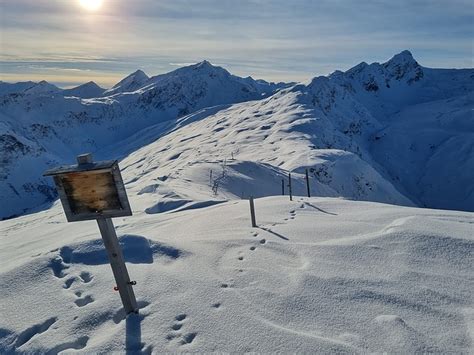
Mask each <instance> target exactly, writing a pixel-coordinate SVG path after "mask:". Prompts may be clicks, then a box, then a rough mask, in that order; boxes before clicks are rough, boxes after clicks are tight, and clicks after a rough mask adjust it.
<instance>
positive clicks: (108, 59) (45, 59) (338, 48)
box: [0, 0, 474, 81]
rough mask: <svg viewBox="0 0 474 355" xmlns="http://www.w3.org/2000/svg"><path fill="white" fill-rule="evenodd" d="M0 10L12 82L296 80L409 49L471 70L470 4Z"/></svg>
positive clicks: (117, 2) (7, 0) (274, 1)
mask: <svg viewBox="0 0 474 355" xmlns="http://www.w3.org/2000/svg"><path fill="white" fill-rule="evenodd" d="M0 7H1V8H0V12H1V15H0V16H1V19H0V20H1V23H0V26H1V31H2V37H1V43H0V44H1V49H2V50H1V51H0V61H1V62H0V66H1V67H0V71H1V72H3V73H9V75H13V74H14V71H15V70H17V71H18V73H19V74H20V73H23V74H26V73H28V72H31V73H33V71H34V74H35V75H36V74H38V72H39V71H40V69H38V68H39V66H41V65H44V63H49V64H48V65H45V69H44V70H45V74H51V73H50V72H52V71H54V70H51V69H48V67H49V68H51V67H54V68H58V69H57V70H60V69H62V72H61V74H60V75H65V74H64V73H65V72H68V71H69V72H73V71H74V70H73V69H74V68H76V69H78V70H79V71H82V72H83V74H84V75H85V76H87V74H88V73H90V72H97V73H101V75H105V76H107V75H108V74H110V73H113V74H114V75H115V76H116V77H118V76H120V75H124V74H126V73H130V72H132V71H134V70H136V69H137V68H141V69H144V70H146V71H147V72H148V73H150V74H158V73H161V72H165V71H169V70H170V69H171V67H176V66H181V65H187V64H190V63H196V62H198V61H201V60H203V59H208V60H210V61H211V62H213V63H223V64H226V65H224V66H225V67H226V69H228V70H230V71H231V72H235V73H236V74H240V75H252V76H254V77H263V78H265V79H269V80H292V81H293V80H302V79H303V78H304V79H308V78H311V77H312V76H315V75H321V74H327V73H329V72H332V71H333V70H335V69H347V68H349V67H351V66H352V65H355V64H357V63H358V62H360V61H363V60H364V61H367V62H370V61H383V60H386V59H388V58H389V57H391V56H392V55H393V54H394V53H396V52H398V51H401V50H403V49H410V50H411V51H412V52H413V53H414V55H415V57H417V59H418V60H419V61H420V63H422V64H423V63H427V64H426V65H431V66H437V67H443V66H449V67H463V66H466V63H467V64H469V63H472V37H473V35H474V28H473V27H474V26H472V23H473V22H474V19H473V13H474V11H473V10H474V3H473V2H472V1H468V0H466V1H464V0H452V1H447V0H439V1H428V0H412V1H408V0H400V1H392V0H390V1H388V0H377V1H355V0H354V1H349V0H338V1H335V0H318V1H313V0H293V1H287V0H285V1H283V0H239V1H231V0H200V1H199V2H197V1H194V0H159V1H158V0H134V1H129V0H104V6H103V8H102V10H101V11H99V12H98V13H94V14H91V13H87V12H84V11H82V10H81V9H80V7H79V6H78V5H77V1H76V0H2V1H1V2H0ZM20 62H26V63H27V65H34V66H37V67H36V69H35V68H27V67H25V66H23V67H15V64H18V63H20ZM9 63H10V64H9ZM471 65H472V64H471ZM47 71H48V73H46V72H47ZM86 71H87V73H86ZM78 73H79V72H78ZM105 73H106V74H105ZM58 75H59V74H58ZM107 77H108V76H107Z"/></svg>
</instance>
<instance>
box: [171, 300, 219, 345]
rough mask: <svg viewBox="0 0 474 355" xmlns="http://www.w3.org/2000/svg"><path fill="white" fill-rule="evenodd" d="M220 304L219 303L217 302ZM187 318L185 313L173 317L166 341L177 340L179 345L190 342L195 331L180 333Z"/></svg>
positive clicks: (194, 335)
mask: <svg viewBox="0 0 474 355" xmlns="http://www.w3.org/2000/svg"><path fill="white" fill-rule="evenodd" d="M219 305H220V304H219ZM186 319H187V316H186V314H184V313H183V314H178V315H177V316H176V317H175V318H174V323H173V324H172V325H171V333H168V335H166V339H167V340H168V341H173V340H176V341H178V344H179V345H181V346H182V345H186V344H191V343H192V342H193V341H194V339H195V338H196V336H197V333H186V334H181V332H180V331H181V329H182V328H183V326H184V325H185V321H186Z"/></svg>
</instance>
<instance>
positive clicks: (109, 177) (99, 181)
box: [44, 154, 138, 314]
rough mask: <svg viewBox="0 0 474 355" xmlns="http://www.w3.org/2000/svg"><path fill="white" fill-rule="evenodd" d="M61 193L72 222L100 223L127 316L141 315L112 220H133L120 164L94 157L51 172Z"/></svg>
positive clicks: (65, 209)
mask: <svg viewBox="0 0 474 355" xmlns="http://www.w3.org/2000/svg"><path fill="white" fill-rule="evenodd" d="M44 176H52V177H53V178H54V182H55V184H56V188H57V189H58V193H59V197H60V199H61V203H62V204H63V208H64V212H65V213H66V218H67V220H68V222H75V221H85V220H90V219H95V220H97V224H98V225H99V230H100V234H101V235H102V240H103V241H104V246H105V250H106V251H107V255H108V257H109V261H110V266H111V267H112V272H113V274H114V277H115V281H116V282H117V286H115V287H114V289H115V290H116V291H119V294H120V298H121V299H122V304H123V308H124V309H125V312H126V313H127V314H129V313H132V312H134V313H138V305H137V300H136V298H135V293H134V291H133V287H132V286H134V285H135V284H136V282H135V281H130V276H129V275H128V270H127V266H126V265H125V259H124V257H123V253H122V249H121V248H120V244H119V241H118V238H117V234H116V233H115V228H114V224H113V223H112V219H111V218H112V217H121V216H131V215H132V210H131V209H130V204H129V203H128V197H127V192H126V191H125V186H124V184H123V180H122V175H121V174H120V169H119V167H118V162H117V160H110V161H101V162H93V161H92V155H91V154H82V155H79V156H78V157H77V165H70V166H60V167H59V168H54V169H51V170H48V171H46V172H45V173H44Z"/></svg>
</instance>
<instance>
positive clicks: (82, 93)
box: [62, 81, 105, 99]
mask: <svg viewBox="0 0 474 355" xmlns="http://www.w3.org/2000/svg"><path fill="white" fill-rule="evenodd" d="M104 91H105V89H104V88H101V87H100V86H99V85H97V84H96V83H95V82H93V81H89V82H88V83H85V84H82V85H79V86H76V87H75V88H72V89H66V90H63V91H62V94H63V95H64V96H75V97H80V98H82V99H90V98H93V97H99V96H101V95H102V94H103V93H104Z"/></svg>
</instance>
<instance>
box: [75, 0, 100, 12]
mask: <svg viewBox="0 0 474 355" xmlns="http://www.w3.org/2000/svg"><path fill="white" fill-rule="evenodd" d="M102 3H103V0H79V4H81V6H82V7H83V8H84V9H86V10H88V11H97V10H99V9H100V8H101V7H102Z"/></svg>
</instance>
